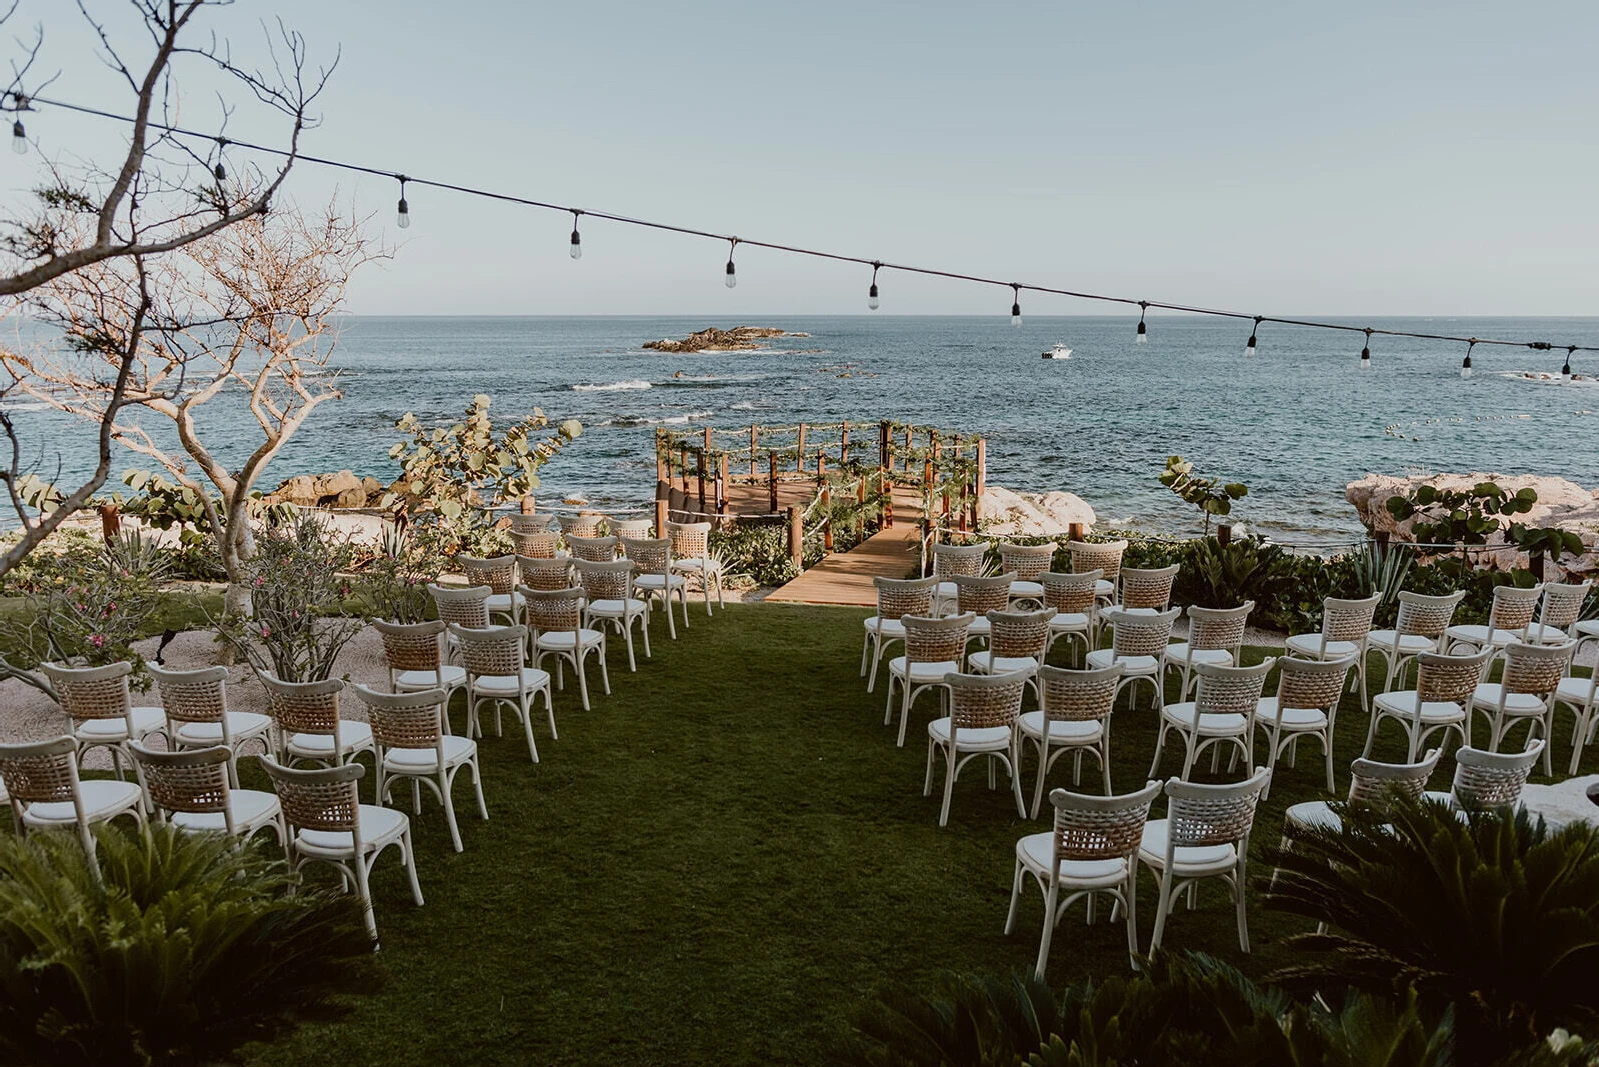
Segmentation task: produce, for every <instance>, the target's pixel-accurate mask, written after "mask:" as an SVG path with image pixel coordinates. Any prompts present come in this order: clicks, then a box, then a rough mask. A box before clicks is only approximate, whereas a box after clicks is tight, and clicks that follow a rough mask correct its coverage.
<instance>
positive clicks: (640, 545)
mask: <svg viewBox="0 0 1599 1067" xmlns="http://www.w3.org/2000/svg"><path fill="white" fill-rule="evenodd" d="M622 554H623V555H625V556H626V557H627V558H628V559H630V560H632V561H633V566H635V567H636V568H638V571H637V573H639V574H667V573H669V572H670V571H671V569H672V539H671V538H670V537H624V538H622Z"/></svg>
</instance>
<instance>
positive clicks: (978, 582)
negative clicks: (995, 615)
mask: <svg viewBox="0 0 1599 1067" xmlns="http://www.w3.org/2000/svg"><path fill="white" fill-rule="evenodd" d="M949 580H950V581H952V582H954V583H955V610H956V611H959V612H968V611H969V612H971V613H972V614H973V615H987V614H988V613H989V612H991V611H1004V610H1005V609H1006V608H1008V607H1010V583H1011V582H1013V581H1015V580H1016V575H1014V574H1010V573H1006V574H1000V575H996V576H994V577H992V578H978V577H976V576H974V575H970V574H952V575H950V579H949Z"/></svg>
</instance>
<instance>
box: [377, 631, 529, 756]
mask: <svg viewBox="0 0 1599 1067" xmlns="http://www.w3.org/2000/svg"><path fill="white" fill-rule="evenodd" d="M511 629H520V627H511ZM467 632H468V633H472V632H473V631H467ZM464 640H465V641H470V640H472V638H470V637H469V638H466V639H464ZM518 640H520V638H518ZM351 688H353V689H354V690H355V695H356V696H357V697H359V698H360V700H361V703H362V704H364V705H365V706H366V712H367V721H368V722H370V723H371V724H372V739H373V740H374V741H376V742H377V743H378V744H380V745H382V746H383V747H384V748H432V749H437V748H439V747H441V746H442V745H443V743H444V741H443V738H444V697H445V694H444V690H442V689H424V690H422V691H421V692H417V693H380V692H378V691H377V690H375V689H368V688H367V687H366V686H364V685H356V686H352V687H351Z"/></svg>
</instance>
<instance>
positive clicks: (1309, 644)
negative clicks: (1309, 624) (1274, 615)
mask: <svg viewBox="0 0 1599 1067" xmlns="http://www.w3.org/2000/svg"><path fill="white" fill-rule="evenodd" d="M1283 644H1285V645H1287V646H1288V651H1290V652H1298V653H1299V654H1300V655H1302V656H1310V657H1311V658H1313V659H1315V658H1320V657H1322V656H1323V652H1322V647H1321V634H1292V635H1291V636H1289V638H1288V639H1287V640H1286V641H1284V642H1283ZM1359 651H1360V646H1359V645H1357V644H1355V642H1353V641H1328V642H1327V649H1326V652H1325V656H1326V658H1327V659H1342V658H1343V657H1345V656H1353V655H1355V654H1356V653H1357V652H1359Z"/></svg>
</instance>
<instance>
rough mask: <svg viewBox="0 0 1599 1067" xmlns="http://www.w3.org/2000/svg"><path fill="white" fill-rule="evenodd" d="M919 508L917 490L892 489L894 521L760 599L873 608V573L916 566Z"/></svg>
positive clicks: (905, 572) (897, 574) (900, 574)
mask: <svg viewBox="0 0 1599 1067" xmlns="http://www.w3.org/2000/svg"><path fill="white" fill-rule="evenodd" d="M921 531H922V509H921V507H920V506H919V503H918V502H917V494H914V493H911V492H909V491H905V490H899V491H896V492H895V493H894V525H893V526H891V527H889V528H888V529H886V530H882V531H879V532H878V533H875V534H873V535H872V536H871V537H868V538H867V539H866V540H864V541H862V542H861V543H860V544H858V545H856V546H855V547H854V548H852V549H850V550H849V551H848V552H839V553H834V554H832V555H830V556H828V557H827V558H826V559H824V560H822V562H820V563H818V564H817V565H816V566H814V567H812V568H811V569H810V570H808V571H806V572H805V573H804V574H801V575H800V576H799V577H798V578H795V579H794V580H793V581H792V582H789V583H788V584H787V585H785V586H783V587H782V588H780V589H777V590H775V591H774V592H773V593H772V594H771V595H769V596H768V597H767V598H766V599H767V600H772V601H781V602H785V603H791V604H843V605H847V606H849V607H865V608H872V607H876V606H877V589H876V587H875V586H873V585H872V579H873V578H875V577H883V578H909V577H911V576H912V575H913V574H914V573H915V571H916V569H917V568H918V567H919V566H920V565H921V562H922V557H921Z"/></svg>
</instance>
